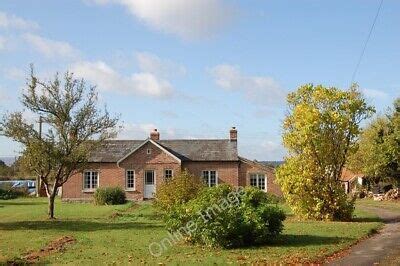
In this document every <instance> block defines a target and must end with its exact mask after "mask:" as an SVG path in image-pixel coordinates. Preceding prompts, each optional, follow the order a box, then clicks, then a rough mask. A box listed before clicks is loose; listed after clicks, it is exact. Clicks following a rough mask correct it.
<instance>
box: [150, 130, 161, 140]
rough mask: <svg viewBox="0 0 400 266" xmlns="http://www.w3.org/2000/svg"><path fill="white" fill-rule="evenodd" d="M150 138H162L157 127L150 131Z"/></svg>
mask: <svg viewBox="0 0 400 266" xmlns="http://www.w3.org/2000/svg"><path fill="white" fill-rule="evenodd" d="M150 139H151V140H154V141H158V140H160V132H158V131H157V128H155V129H154V130H153V131H151V132H150Z"/></svg>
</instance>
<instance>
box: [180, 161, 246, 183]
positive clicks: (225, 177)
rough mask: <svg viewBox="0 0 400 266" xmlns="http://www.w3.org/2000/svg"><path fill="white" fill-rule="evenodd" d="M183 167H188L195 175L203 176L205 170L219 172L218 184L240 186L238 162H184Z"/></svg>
mask: <svg viewBox="0 0 400 266" xmlns="http://www.w3.org/2000/svg"><path fill="white" fill-rule="evenodd" d="M182 169H187V170H188V171H189V172H190V173H192V174H193V175H195V176H199V177H201V176H202V171H203V170H215V171H217V172H218V184H229V185H232V186H238V185H239V184H238V175H239V172H238V171H239V169H238V162H237V161H235V162H183V163H182Z"/></svg>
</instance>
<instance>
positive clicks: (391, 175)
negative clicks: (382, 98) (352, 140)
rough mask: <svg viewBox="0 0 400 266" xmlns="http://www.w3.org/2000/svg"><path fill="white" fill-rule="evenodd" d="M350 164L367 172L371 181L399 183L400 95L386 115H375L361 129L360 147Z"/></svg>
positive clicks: (355, 169) (351, 158)
mask: <svg viewBox="0 0 400 266" xmlns="http://www.w3.org/2000/svg"><path fill="white" fill-rule="evenodd" d="M348 166H349V168H350V169H352V170H353V171H357V172H361V173H363V174H365V175H366V176H367V177H368V179H369V180H370V181H371V182H372V183H375V184H376V183H379V182H380V181H384V180H394V181H397V183H400V98H398V99H397V100H396V101H395V102H394V104H393V108H392V109H391V110H389V112H388V114H386V115H385V116H379V117H377V118H376V119H374V120H373V121H372V122H371V123H370V124H369V125H368V126H367V127H366V128H365V129H364V130H363V132H362V134H361V136H360V139H359V149H358V151H357V152H356V153H355V154H354V155H352V156H351V157H350V160H349V164H348Z"/></svg>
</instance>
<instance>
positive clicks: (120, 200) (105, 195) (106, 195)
mask: <svg viewBox="0 0 400 266" xmlns="http://www.w3.org/2000/svg"><path fill="white" fill-rule="evenodd" d="M94 202H95V204H97V205H116V204H124V203H125V202H126V196H125V192H124V191H123V190H122V188H120V187H104V188H98V189H96V192H95V193H94Z"/></svg>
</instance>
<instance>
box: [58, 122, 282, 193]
mask: <svg viewBox="0 0 400 266" xmlns="http://www.w3.org/2000/svg"><path fill="white" fill-rule="evenodd" d="M184 169H187V171H189V172H190V173H192V174H193V175H196V176H199V178H202V179H203V181H204V182H205V183H206V184H207V185H208V186H215V185H218V184H229V185H232V186H234V187H238V186H255V187H259V188H260V189H262V190H264V191H268V192H270V193H273V194H276V195H281V190H280V188H279V187H278V185H276V184H275V173H274V169H273V168H272V167H269V166H266V165H263V164H261V163H258V162H256V161H251V160H248V159H245V158H243V157H240V156H238V150H237V130H236V129H235V128H234V127H233V128H232V129H231V130H230V131H229V139H212V140H211V139H196V140H189V139H180V140H160V133H159V132H158V131H157V129H155V130H154V131H152V132H151V133H150V138H148V139H146V140H109V141H107V142H106V143H105V144H104V145H102V146H101V148H99V149H98V150H96V151H94V152H92V154H91V155H90V160H89V164H88V167H87V169H86V170H85V171H83V172H82V173H76V174H74V175H73V176H71V178H70V179H69V180H68V181H67V182H66V183H65V184H64V185H63V188H62V199H63V200H79V201H82V200H91V199H92V197H93V192H94V191H95V190H96V188H98V187H109V186H120V187H122V188H123V189H124V190H125V192H126V196H127V198H128V199H130V200H143V199H150V198H153V197H154V193H155V192H156V190H157V187H158V186H159V185H160V184H162V183H163V182H164V181H165V180H167V179H169V178H172V177H173V176H174V175H175V174H177V173H179V172H180V171H182V170H184Z"/></svg>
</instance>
